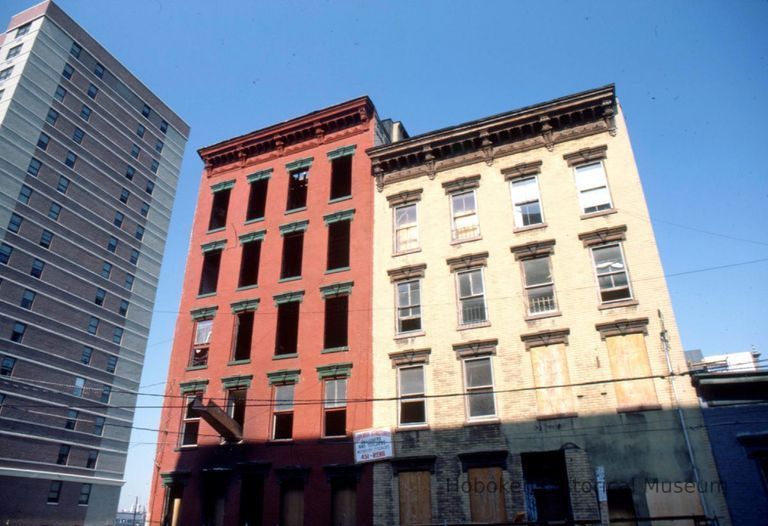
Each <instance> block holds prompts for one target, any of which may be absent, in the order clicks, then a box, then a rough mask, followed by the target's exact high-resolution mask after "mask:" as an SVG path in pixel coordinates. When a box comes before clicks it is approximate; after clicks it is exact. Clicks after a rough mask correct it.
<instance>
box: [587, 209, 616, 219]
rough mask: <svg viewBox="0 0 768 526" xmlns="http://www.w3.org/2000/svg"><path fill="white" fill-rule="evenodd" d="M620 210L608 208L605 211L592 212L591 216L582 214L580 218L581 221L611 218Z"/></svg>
mask: <svg viewBox="0 0 768 526" xmlns="http://www.w3.org/2000/svg"><path fill="white" fill-rule="evenodd" d="M617 212H618V210H616V209H615V208H607V209H605V210H600V211H598V212H592V213H591V214H582V215H581V216H579V218H580V219H591V218H593V217H600V216H609V215H611V214H615V213H617Z"/></svg>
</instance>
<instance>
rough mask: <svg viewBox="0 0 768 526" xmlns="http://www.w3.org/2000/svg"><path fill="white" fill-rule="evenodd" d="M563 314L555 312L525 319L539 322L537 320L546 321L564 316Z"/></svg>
mask: <svg viewBox="0 0 768 526" xmlns="http://www.w3.org/2000/svg"><path fill="white" fill-rule="evenodd" d="M562 315H563V313H562V312H560V311H559V310H555V311H552V312H545V313H542V314H532V315H530V316H526V317H525V318H523V319H524V320H525V321H537V320H546V319H547V318H556V317H558V316H562Z"/></svg>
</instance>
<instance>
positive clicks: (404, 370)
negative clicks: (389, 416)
mask: <svg viewBox="0 0 768 526" xmlns="http://www.w3.org/2000/svg"><path fill="white" fill-rule="evenodd" d="M398 380H399V381H398V390H399V392H398V397H399V398H400V420H399V422H398V423H399V425H401V426H412V425H423V424H426V423H427V408H426V405H427V401H426V399H425V398H424V391H425V389H424V367H423V366H421V365H418V366H416V367H401V368H400V369H398Z"/></svg>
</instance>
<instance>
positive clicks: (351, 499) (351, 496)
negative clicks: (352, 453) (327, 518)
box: [330, 477, 358, 526]
mask: <svg viewBox="0 0 768 526" xmlns="http://www.w3.org/2000/svg"><path fill="white" fill-rule="evenodd" d="M330 482H331V524H333V525H334V526H352V525H353V524H358V522H357V483H356V482H355V480H354V479H350V478H346V477H340V478H337V479H333V480H331V481H330Z"/></svg>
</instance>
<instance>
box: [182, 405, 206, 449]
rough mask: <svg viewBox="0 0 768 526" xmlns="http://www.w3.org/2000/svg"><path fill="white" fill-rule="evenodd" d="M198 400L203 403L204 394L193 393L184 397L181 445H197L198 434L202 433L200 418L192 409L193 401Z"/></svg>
mask: <svg viewBox="0 0 768 526" xmlns="http://www.w3.org/2000/svg"><path fill="white" fill-rule="evenodd" d="M195 398H197V399H198V400H199V401H200V402H202V401H203V393H192V394H189V395H187V396H185V397H184V406H185V407H186V408H185V409H184V418H183V419H182V423H181V445H182V446H194V445H196V444H197V434H198V432H199V431H200V417H199V416H197V413H195V412H193V411H192V409H191V405H192V401H193V400H194V399H195Z"/></svg>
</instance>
